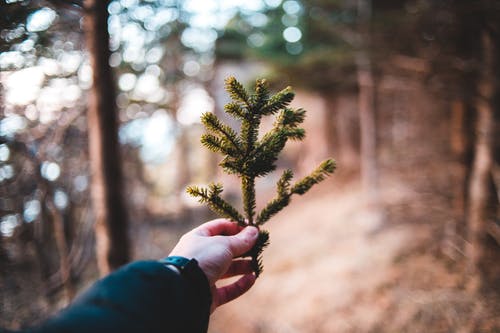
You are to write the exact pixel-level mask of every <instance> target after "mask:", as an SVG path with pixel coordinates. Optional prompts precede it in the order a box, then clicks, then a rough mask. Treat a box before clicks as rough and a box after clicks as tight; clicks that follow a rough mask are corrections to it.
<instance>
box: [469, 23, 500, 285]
mask: <svg viewBox="0 0 500 333" xmlns="http://www.w3.org/2000/svg"><path fill="white" fill-rule="evenodd" d="M481 42H482V60H483V61H482V68H481V73H480V77H479V87H478V96H477V101H476V109H477V120H476V139H475V145H474V160H473V165H472V173H471V177H470V183H469V199H468V214H467V229H468V241H469V244H468V247H467V257H468V259H469V263H468V264H469V265H468V266H469V271H470V272H471V273H472V274H473V277H474V279H473V282H474V283H473V285H472V288H473V289H478V288H480V287H481V285H482V276H481V275H482V274H481V263H482V260H483V258H484V257H485V250H486V249H485V241H486V236H487V226H488V202H489V198H490V180H491V178H490V177H491V172H492V166H493V143H494V141H493V140H494V137H493V132H494V116H493V115H494V114H493V95H494V89H495V87H494V77H493V73H494V61H495V60H496V57H498V56H499V55H498V54H497V52H496V51H497V50H496V49H495V46H494V44H493V38H492V36H491V35H490V33H489V32H487V31H483V32H482V36H481Z"/></svg>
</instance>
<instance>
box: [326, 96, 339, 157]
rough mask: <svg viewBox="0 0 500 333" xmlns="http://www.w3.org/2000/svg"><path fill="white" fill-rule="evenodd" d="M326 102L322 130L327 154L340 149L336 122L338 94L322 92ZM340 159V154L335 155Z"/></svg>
mask: <svg viewBox="0 0 500 333" xmlns="http://www.w3.org/2000/svg"><path fill="white" fill-rule="evenodd" d="M323 99H324V101H325V103H326V108H325V112H324V119H323V131H324V133H325V141H326V148H327V152H328V154H335V153H339V151H342V145H341V140H340V133H339V132H338V131H337V128H338V127H337V126H336V124H337V122H338V117H337V116H338V105H337V102H338V96H337V95H336V94H335V93H334V92H328V93H325V94H323ZM337 158H338V159H339V160H341V158H340V156H338V157H337Z"/></svg>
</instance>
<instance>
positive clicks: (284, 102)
mask: <svg viewBox="0 0 500 333" xmlns="http://www.w3.org/2000/svg"><path fill="white" fill-rule="evenodd" d="M294 97H295V94H294V93H293V91H292V88H291V87H286V88H285V89H283V90H282V91H280V92H278V93H276V94H275V95H274V96H272V97H271V98H270V99H269V101H268V102H267V103H266V105H265V106H264V107H262V108H261V110H260V112H259V113H260V114H261V115H264V116H267V115H270V114H274V113H276V112H278V111H279V110H281V109H283V108H284V107H286V106H288V105H289V104H290V102H292V100H293V98H294Z"/></svg>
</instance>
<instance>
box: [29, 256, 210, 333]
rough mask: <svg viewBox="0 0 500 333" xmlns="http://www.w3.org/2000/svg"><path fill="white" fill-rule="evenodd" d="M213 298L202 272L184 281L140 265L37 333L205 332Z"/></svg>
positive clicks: (152, 264) (154, 265)
mask: <svg viewBox="0 0 500 333" xmlns="http://www.w3.org/2000/svg"><path fill="white" fill-rule="evenodd" d="M210 305H211V296H210V289H209V285H208V281H207V278H206V277H205V275H204V273H203V272H202V271H201V269H199V268H198V267H196V268H195V270H194V271H192V272H190V274H189V275H188V276H186V274H183V275H182V276H181V275H179V274H177V273H175V272H174V271H172V270H170V269H169V268H167V267H165V266H163V264H161V263H159V262H156V261H139V262H135V263H132V264H129V265H126V266H124V267H123V268H121V269H119V270H117V271H116V272H114V273H112V274H110V275H109V276H107V277H105V278H104V279H102V280H100V281H98V282H96V283H95V284H94V285H93V286H92V287H91V288H90V289H89V290H88V291H86V292H85V293H84V294H83V295H81V296H80V297H78V298H77V299H76V300H75V302H74V303H73V304H71V305H70V306H69V307H68V308H67V309H65V310H63V311H62V312H61V313H59V314H58V315H57V316H55V317H54V318H52V319H49V320H48V321H47V322H45V323H44V324H42V325H41V326H39V327H37V328H35V329H33V330H28V332H36V333H52V332H54V333H59V332H72V333H79V332H82V333H83V332H86V333H90V332H92V333H100V332H102V333H104V332H106V333H108V332H122V333H128V332H134V333H139V332H141V333H142V332H162V333H170V332H179V333H181V332H189V333H190V332H193V333H198V332H206V331H207V326H208V318H209V315H210Z"/></svg>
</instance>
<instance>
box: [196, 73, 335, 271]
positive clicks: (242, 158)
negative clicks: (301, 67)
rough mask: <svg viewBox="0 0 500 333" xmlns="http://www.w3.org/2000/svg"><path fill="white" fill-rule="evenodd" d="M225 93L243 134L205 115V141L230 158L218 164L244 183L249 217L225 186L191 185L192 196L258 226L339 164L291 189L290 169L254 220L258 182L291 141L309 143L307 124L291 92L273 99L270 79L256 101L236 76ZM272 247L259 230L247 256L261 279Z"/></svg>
mask: <svg viewBox="0 0 500 333" xmlns="http://www.w3.org/2000/svg"><path fill="white" fill-rule="evenodd" d="M225 88H226V90H227V91H228V92H229V94H230V96H231V98H232V99H233V102H231V103H229V104H226V105H225V107H224V110H225V112H226V113H227V114H229V115H231V116H233V117H234V118H237V119H240V120H241V128H240V134H239V135H237V133H236V131H234V130H233V129H232V128H231V127H230V126H227V125H225V124H224V123H223V122H221V121H220V120H219V119H218V118H217V116H215V115H214V114H211V113H206V114H204V115H203V116H202V123H203V125H204V126H205V127H206V129H207V131H209V133H206V134H204V135H203V136H202V138H201V142H202V143H203V145H205V146H206V147H208V148H209V149H210V150H212V151H214V152H217V153H221V154H223V155H225V156H224V159H223V160H222V161H221V162H220V164H219V165H220V166H221V167H222V168H223V169H224V171H225V172H226V173H229V174H236V175H237V176H238V177H239V178H240V179H241V191H242V200H243V210H244V215H245V216H243V215H242V214H240V213H239V212H238V210H236V209H235V208H234V207H233V206H232V205H231V204H229V203H228V202H226V201H224V200H223V199H222V198H221V196H220V194H221V193H222V185H220V184H211V185H209V187H208V188H198V187H194V186H191V187H188V189H187V191H188V193H189V194H191V195H192V196H194V197H198V198H199V201H200V202H201V203H206V204H207V205H208V207H209V208H210V209H211V210H213V211H214V212H216V213H218V214H219V215H221V216H224V217H227V218H230V219H232V220H233V221H235V222H236V223H238V225H240V226H247V225H256V226H259V225H262V224H264V223H265V222H266V221H268V220H269V219H270V218H271V217H273V216H274V215H276V214H277V213H278V212H280V211H281V210H282V209H283V208H285V207H286V206H287V205H288V204H289V203H290V200H291V197H292V195H294V194H304V193H306V192H307V191H308V190H309V189H310V188H311V187H312V186H313V185H314V184H317V183H319V182H321V181H322V180H324V179H325V177H326V176H328V175H329V174H330V173H333V171H334V170H335V161H333V160H331V159H329V160H326V161H324V162H323V163H322V164H321V165H320V166H319V167H318V168H316V169H315V170H314V171H313V172H312V173H311V174H310V175H309V176H307V177H304V178H303V179H301V180H300V181H298V182H297V183H295V184H294V185H293V186H292V185H291V180H292V178H293V173H292V171H291V170H285V171H284V172H283V174H282V175H281V177H280V179H279V180H278V182H277V186H276V192H277V194H276V197H275V198H274V199H272V200H271V201H270V202H269V203H268V204H267V205H266V206H265V207H264V209H262V210H261V211H260V213H259V214H258V215H257V216H256V217H255V215H256V212H255V207H256V193H255V178H257V177H261V176H264V175H266V174H267V173H269V172H271V171H273V170H275V169H276V161H277V159H278V155H279V153H280V152H281V151H282V150H283V148H284V147H285V144H286V143H287V142H288V140H302V139H303V138H304V136H305V131H304V129H303V128H300V127H299V125H300V124H301V123H302V122H303V121H304V119H305V110H303V109H293V108H289V107H288V105H289V104H290V102H291V101H292V99H293V97H294V93H293V92H292V90H291V88H289V87H287V88H285V89H283V90H282V91H280V92H278V93H277V94H275V95H273V96H270V93H269V90H268V87H267V84H266V81H265V80H257V81H256V84H255V89H254V92H253V93H252V95H251V96H250V95H249V94H248V93H247V91H246V90H245V89H244V87H243V86H242V85H241V83H239V82H238V81H237V80H236V79H235V78H234V77H229V78H227V79H226V81H225ZM278 112H279V115H278V116H277V117H276V120H275V122H274V126H273V129H272V130H271V131H270V132H268V133H266V134H265V135H264V136H263V137H262V139H261V140H260V141H259V140H258V138H259V133H258V132H259V126H260V123H261V118H262V117H263V116H265V115H271V114H276V113H278ZM268 243H269V233H268V232H267V231H260V232H259V236H258V239H257V242H256V244H255V246H254V247H253V248H252V249H251V250H250V251H249V252H248V253H246V254H245V255H248V256H251V264H252V267H253V269H254V271H255V274H256V276H259V275H260V274H261V272H262V269H263V265H262V251H263V249H264V247H265V246H267V245H268ZM245 255H244V256H245Z"/></svg>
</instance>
